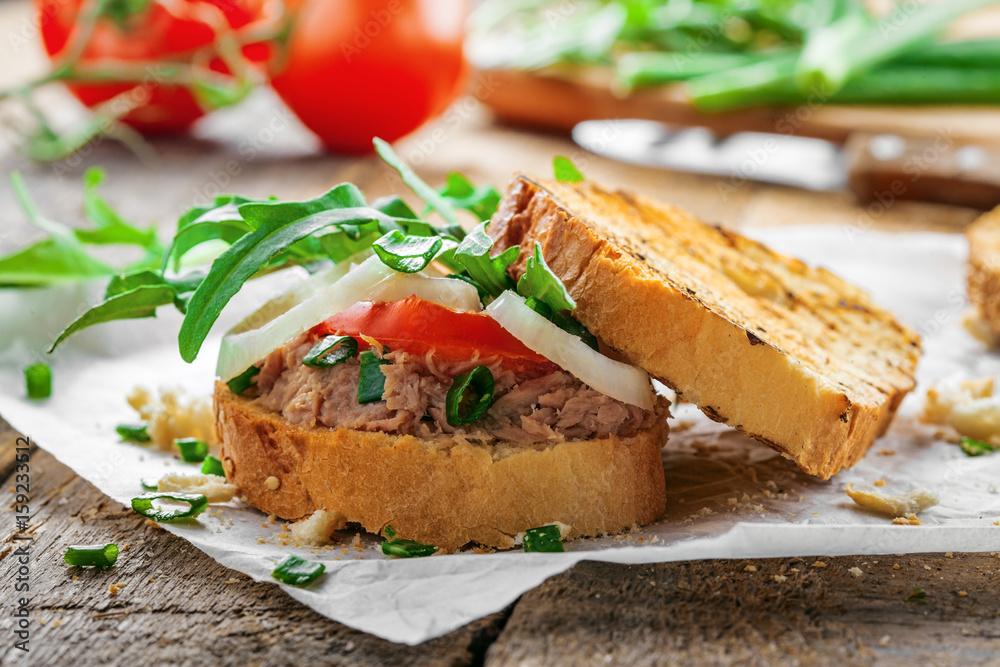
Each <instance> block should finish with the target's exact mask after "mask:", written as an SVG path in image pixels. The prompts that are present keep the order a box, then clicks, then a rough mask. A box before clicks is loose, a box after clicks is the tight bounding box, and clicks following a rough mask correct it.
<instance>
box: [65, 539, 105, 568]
mask: <svg viewBox="0 0 1000 667" xmlns="http://www.w3.org/2000/svg"><path fill="white" fill-rule="evenodd" d="M63 560H64V561H66V563H67V564H68V565H74V566H76V567H111V566H112V565H114V564H115V561H116V560H118V546H117V545H115V544H111V543H108V544H78V545H75V546H71V547H66V553H64V554H63Z"/></svg>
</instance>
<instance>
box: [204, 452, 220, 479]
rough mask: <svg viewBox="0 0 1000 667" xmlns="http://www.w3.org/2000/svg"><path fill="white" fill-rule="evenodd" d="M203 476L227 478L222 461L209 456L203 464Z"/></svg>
mask: <svg viewBox="0 0 1000 667" xmlns="http://www.w3.org/2000/svg"><path fill="white" fill-rule="evenodd" d="M201 474H202V475H218V476H219V477H225V476H226V471H225V470H223V469H222V461H220V460H219V459H217V458H215V457H214V456H212V455H211V454H209V455H208V456H206V457H205V460H204V461H202V463H201Z"/></svg>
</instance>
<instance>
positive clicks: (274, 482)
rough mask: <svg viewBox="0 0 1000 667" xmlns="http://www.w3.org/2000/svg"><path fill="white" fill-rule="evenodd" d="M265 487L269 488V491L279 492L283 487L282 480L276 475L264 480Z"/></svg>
mask: <svg viewBox="0 0 1000 667" xmlns="http://www.w3.org/2000/svg"><path fill="white" fill-rule="evenodd" d="M264 486H266V487H267V490H268V491H277V490H278V487H279V486H281V480H280V479H278V478H277V477H275V476H274V475H271V476H270V477H268V478H267V479H265V480H264Z"/></svg>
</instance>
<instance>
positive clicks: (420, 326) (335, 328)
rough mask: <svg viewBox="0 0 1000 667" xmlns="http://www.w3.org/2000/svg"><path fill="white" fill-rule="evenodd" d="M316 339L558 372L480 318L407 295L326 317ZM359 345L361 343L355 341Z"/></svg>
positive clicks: (484, 317) (494, 323)
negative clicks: (368, 341)
mask: <svg viewBox="0 0 1000 667" xmlns="http://www.w3.org/2000/svg"><path fill="white" fill-rule="evenodd" d="M312 333H313V334H316V335H320V336H325V335H328V334H335V335H338V336H359V335H362V334H364V335H365V336H370V337H372V338H374V339H376V340H377V341H378V342H380V343H382V344H383V345H387V346H389V349H391V350H403V351H405V352H409V353H410V354H426V353H427V352H429V351H430V350H434V353H435V356H437V357H440V358H443V359H449V360H467V359H471V358H472V357H473V356H474V355H475V353H476V352H477V351H478V352H479V355H480V356H483V357H485V356H496V357H498V358H499V359H500V362H501V364H502V365H503V366H504V367H505V368H508V369H510V370H512V371H514V372H516V373H522V374H528V375H532V376H539V375H545V374H546V373H550V372H552V371H554V370H557V369H558V368H559V367H558V366H556V365H555V364H553V363H552V362H551V361H549V360H548V359H546V358H545V357H543V356H542V355H540V354H538V353H536V352H533V351H531V350H530V349H528V348H527V347H525V346H524V343H522V342H521V341H519V340H518V339H517V338H514V336H512V335H511V334H510V333H508V332H507V330H506V329H504V328H503V327H501V326H500V325H499V324H498V323H497V321H496V320H494V319H493V318H492V317H490V316H489V315H486V314H485V313H466V312H462V311H458V310H452V309H451V308H446V307H445V306H441V305H438V304H436V303H433V302H430V301H424V300H423V299H418V298H417V297H415V296H410V297H407V298H405V299H402V300H400V301H392V302H390V303H372V302H371V301H362V302H360V303H356V304H355V305H353V306H351V307H350V308H348V309H347V310H344V311H341V312H339V313H337V314H336V315H334V316H333V317H330V318H327V319H326V320H324V321H323V322H322V323H320V324H318V325H316V326H315V327H313V329H312ZM359 342H360V343H361V344H362V345H364V341H359Z"/></svg>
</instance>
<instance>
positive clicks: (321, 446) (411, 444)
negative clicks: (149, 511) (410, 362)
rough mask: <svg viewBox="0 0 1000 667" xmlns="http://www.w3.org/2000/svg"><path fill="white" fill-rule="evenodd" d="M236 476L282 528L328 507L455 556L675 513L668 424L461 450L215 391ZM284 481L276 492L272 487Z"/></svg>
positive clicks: (459, 445)
mask: <svg viewBox="0 0 1000 667" xmlns="http://www.w3.org/2000/svg"><path fill="white" fill-rule="evenodd" d="M215 412H216V420H217V421H216V425H217V430H218V434H219V440H220V444H221V458H222V464H223V468H224V469H225V472H226V477H227V478H228V479H229V481H231V482H233V483H235V484H236V486H237V487H238V488H239V490H240V494H241V495H242V497H243V499H244V500H246V501H247V502H248V503H250V504H251V505H253V506H254V507H257V508H258V509H260V510H262V511H264V512H267V513H268V514H274V515H276V516H279V517H281V518H283V519H292V520H297V519H300V518H302V517H306V516H308V515H310V514H311V513H313V512H314V511H315V510H317V509H324V510H329V511H335V512H338V513H340V514H341V515H343V516H344V517H345V520H346V521H349V522H356V523H359V524H361V525H362V526H363V527H364V528H365V529H366V530H368V531H370V532H372V533H382V532H383V530H384V528H385V526H386V525H389V524H391V525H392V527H393V528H394V529H395V530H396V532H397V534H398V536H399V537H400V538H404V539H412V540H416V541H418V542H423V543H425V544H433V545H435V546H437V547H439V548H441V549H444V550H448V551H451V550H454V549H457V548H459V547H461V546H463V545H465V544H467V543H470V542H475V543H479V544H482V545H485V546H489V547H497V548H501V549H504V548H510V547H512V546H514V536H515V535H516V534H517V533H519V532H522V531H524V530H526V529H528V528H533V527H537V526H542V525H545V524H549V523H552V522H554V521H560V522H562V523H564V524H567V525H569V526H571V527H572V531H571V535H572V536H590V535H599V534H602V533H614V532H619V531H621V530H623V529H627V528H630V527H631V526H633V525H639V524H647V523H651V522H653V521H655V520H656V519H657V518H659V517H660V516H661V515H662V514H663V512H664V509H665V506H666V486H665V482H664V473H663V463H662V459H661V455H660V448H661V447H662V446H663V443H664V442H665V441H666V439H667V433H668V427H667V424H666V422H665V421H664V422H662V423H659V424H657V425H656V426H655V427H654V428H653V429H651V430H650V431H648V432H645V433H642V434H640V435H637V436H635V437H632V438H617V437H611V438H605V439H601V440H589V441H576V442H564V443H559V444H555V445H546V446H530V445H529V446H512V445H478V444H472V443H468V442H461V441H458V442H455V443H454V444H452V445H451V446H447V445H442V444H441V443H437V442H434V441H428V440H422V439H420V438H416V437H413V436H399V435H392V434H387V433H376V432H371V433H370V432H364V431H356V430H350V429H343V428H341V429H331V428H328V427H324V426H311V427H308V426H306V427H304V426H296V425H294V424H291V423H289V422H287V421H286V420H285V419H283V418H282V416H281V415H279V414H277V413H274V412H270V411H268V410H265V409H263V408H261V407H259V406H257V405H255V404H254V403H253V402H252V401H251V400H250V399H247V398H243V397H238V396H234V395H233V394H232V393H231V392H230V391H229V389H228V388H227V387H226V385H225V384H224V383H222V382H218V383H217V384H216V388H215ZM270 477H274V478H276V479H277V481H278V485H277V488H273V489H272V488H271V487H274V482H273V481H272V482H271V484H270V486H269V485H268V483H267V480H268V478H270Z"/></svg>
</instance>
